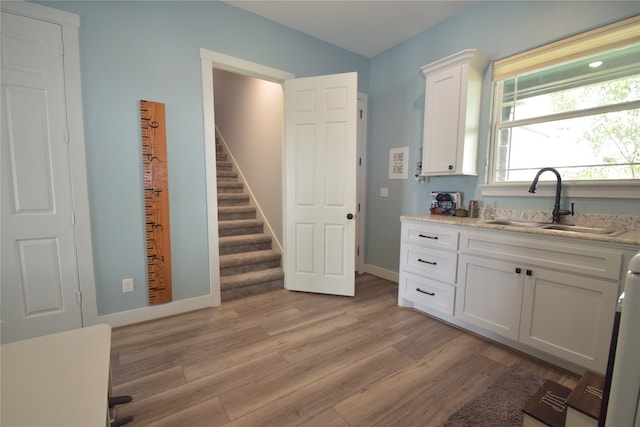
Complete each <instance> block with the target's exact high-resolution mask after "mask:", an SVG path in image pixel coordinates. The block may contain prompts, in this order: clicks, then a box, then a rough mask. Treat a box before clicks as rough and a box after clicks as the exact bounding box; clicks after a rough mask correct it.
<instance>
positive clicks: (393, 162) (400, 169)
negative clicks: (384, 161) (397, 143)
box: [389, 147, 409, 179]
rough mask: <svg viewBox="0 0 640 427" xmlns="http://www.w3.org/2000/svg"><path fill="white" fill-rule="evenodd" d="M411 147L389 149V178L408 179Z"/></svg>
mask: <svg viewBox="0 0 640 427" xmlns="http://www.w3.org/2000/svg"><path fill="white" fill-rule="evenodd" d="M408 169H409V147H398V148H391V149H390V150H389V179H407V178H408V177H409V172H408Z"/></svg>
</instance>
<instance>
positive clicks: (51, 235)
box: [0, 12, 82, 342]
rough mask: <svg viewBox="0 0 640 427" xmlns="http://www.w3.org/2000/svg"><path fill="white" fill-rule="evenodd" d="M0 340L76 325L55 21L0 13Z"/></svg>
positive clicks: (74, 264)
mask: <svg viewBox="0 0 640 427" xmlns="http://www.w3.org/2000/svg"><path fill="white" fill-rule="evenodd" d="M1 58H2V100H1V107H2V108H1V109H2V152H1V153H2V171H1V175H0V176H1V180H2V208H1V209H2V287H1V292H2V305H1V309H2V311H1V312H0V319H1V328H2V331H1V332H2V337H1V338H2V342H9V341H15V340H18V339H25V338H30V337H34V336H39V335H44V334H48V333H53V332H58V331H63V330H68V329H73V328H79V327H81V326H82V313H81V306H80V303H79V301H78V300H79V282H78V280H79V279H78V265H77V257H76V245H75V232H74V225H73V221H74V220H73V199H72V193H71V175H70V162H69V152H68V144H67V142H66V137H65V133H66V129H67V124H66V114H65V111H66V104H65V92H64V74H63V71H64V69H63V56H62V28H61V26H60V25H58V24H53V23H49V22H45V21H41V20H37V19H31V18H26V17H22V16H19V15H15V14H12V13H7V12H2V55H1Z"/></svg>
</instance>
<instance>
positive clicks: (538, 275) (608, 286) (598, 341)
mask: <svg viewBox="0 0 640 427" xmlns="http://www.w3.org/2000/svg"><path fill="white" fill-rule="evenodd" d="M527 271H531V272H532V273H531V275H530V276H525V280H524V293H523V298H522V317H521V319H520V334H519V338H518V340H519V341H520V342H521V343H523V344H526V345H528V346H530V347H533V348H536V349H538V350H542V351H544V352H546V353H549V354H552V355H554V356H557V357H560V358H562V359H565V360H568V361H570V362H573V363H576V364H578V365H580V366H584V367H585V368H587V369H590V370H593V371H597V372H601V373H604V372H605V369H606V364H607V357H608V355H609V343H610V340H611V332H612V329H613V321H614V317H615V309H616V303H617V299H618V284H617V283H614V282H610V281H604V280H600V279H593V278H588V277H584V276H579V275H577V274H566V273H561V272H557V271H552V270H547V269H544V268H531V269H527Z"/></svg>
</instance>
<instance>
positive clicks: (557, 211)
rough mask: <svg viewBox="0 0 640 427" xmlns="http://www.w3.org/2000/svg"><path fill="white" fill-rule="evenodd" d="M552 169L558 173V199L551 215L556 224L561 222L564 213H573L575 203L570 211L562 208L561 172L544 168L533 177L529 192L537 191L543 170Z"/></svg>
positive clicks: (548, 169)
mask: <svg viewBox="0 0 640 427" xmlns="http://www.w3.org/2000/svg"><path fill="white" fill-rule="evenodd" d="M546 171H551V172H553V173H554V174H555V175H556V180H557V183H556V201H555V203H554V205H553V212H552V213H551V215H552V216H553V220H552V221H551V222H552V223H554V224H560V217H561V216H562V215H573V203H571V210H570V211H568V210H566V209H560V193H561V192H562V178H560V173H559V172H558V171H557V170H556V169H555V168H542V169H540V170H539V171H538V173H537V174H536V177H535V178H533V182H532V183H531V187H529V193H535V192H536V188H537V187H538V178H540V175H542V173H543V172H546Z"/></svg>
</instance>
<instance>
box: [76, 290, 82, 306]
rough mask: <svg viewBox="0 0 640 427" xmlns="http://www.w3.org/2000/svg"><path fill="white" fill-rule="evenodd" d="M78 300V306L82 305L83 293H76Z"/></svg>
mask: <svg viewBox="0 0 640 427" xmlns="http://www.w3.org/2000/svg"><path fill="white" fill-rule="evenodd" d="M76 299H77V301H78V304H82V292H80V291H78V292H76Z"/></svg>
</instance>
